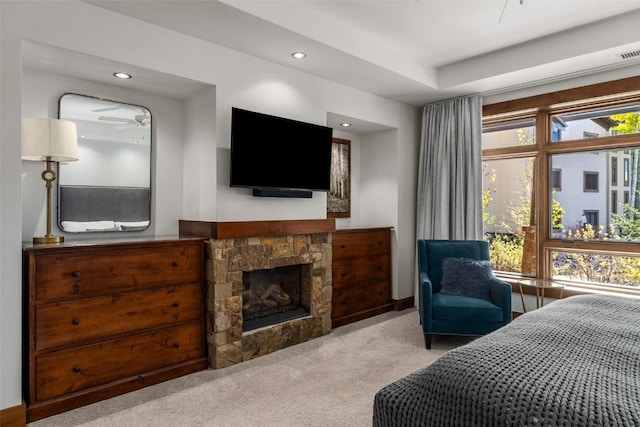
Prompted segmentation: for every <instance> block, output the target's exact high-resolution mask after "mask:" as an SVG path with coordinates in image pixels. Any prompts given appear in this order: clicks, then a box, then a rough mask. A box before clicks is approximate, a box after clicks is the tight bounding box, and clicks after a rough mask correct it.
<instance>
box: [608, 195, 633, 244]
mask: <svg viewBox="0 0 640 427" xmlns="http://www.w3.org/2000/svg"><path fill="white" fill-rule="evenodd" d="M622 212H623V213H622V214H611V224H612V225H613V227H614V228H615V230H616V232H617V234H618V235H619V236H620V238H622V239H624V240H628V241H632V242H637V241H640V210H638V209H636V208H634V207H632V206H631V205H629V204H626V203H625V204H623V205H622Z"/></svg>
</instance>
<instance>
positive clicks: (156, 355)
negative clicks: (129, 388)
mask: <svg viewBox="0 0 640 427" xmlns="http://www.w3.org/2000/svg"><path fill="white" fill-rule="evenodd" d="M203 354H204V349H203V334H202V323H201V322H197V323H194V324H189V325H185V326H179V327H175V328H170V329H163V330H160V331H157V332H153V333H148V334H143V335H136V336H133V337H128V338H123V339H119V340H113V341H106V342H103V343H100V344H95V345H89V346H84V347H76V348H74V349H70V350H63V351H58V352H53V353H48V354H45V355H41V356H38V357H36V367H35V372H36V399H37V400H39V401H40V400H46V399H51V398H54V397H57V396H62V395H64V394H67V393H73V392H76V391H81V390H85V389H87V388H90V387H94V386H99V385H102V384H106V383H108V382H110V381H114V380H120V379H125V378H127V377H132V376H136V375H141V374H144V373H146V372H149V371H152V370H154V369H160V368H163V367H165V366H169V365H172V364H175V363H180V362H184V361H187V360H191V359H195V358H197V357H201V356H202V355H203Z"/></svg>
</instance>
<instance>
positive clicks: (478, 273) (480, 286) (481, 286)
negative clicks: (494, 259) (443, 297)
mask: <svg viewBox="0 0 640 427" xmlns="http://www.w3.org/2000/svg"><path fill="white" fill-rule="evenodd" d="M492 277H493V271H492V269H491V262H489V261H486V260H475V259H469V258H445V259H443V260H442V281H441V283H440V286H441V289H440V292H441V293H443V294H449V295H462V296H467V297H474V298H482V299H485V300H491V290H490V288H489V280H490V279H491V278H492Z"/></svg>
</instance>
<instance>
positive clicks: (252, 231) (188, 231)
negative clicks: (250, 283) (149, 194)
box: [178, 218, 336, 239]
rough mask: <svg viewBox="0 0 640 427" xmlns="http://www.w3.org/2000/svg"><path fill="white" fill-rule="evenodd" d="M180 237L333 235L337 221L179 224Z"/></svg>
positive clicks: (302, 220)
mask: <svg viewBox="0 0 640 427" xmlns="http://www.w3.org/2000/svg"><path fill="white" fill-rule="evenodd" d="M178 230H179V231H178V232H179V235H180V237H202V238H206V239H236V238H243V237H272V236H273V237H275V236H286V235H290V234H314V233H332V232H334V231H335V230H336V223H335V219H333V218H331V219H298V220H280V221H230V222H211V221H190V220H182V219H181V220H180V221H179V222H178Z"/></svg>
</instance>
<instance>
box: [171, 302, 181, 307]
mask: <svg viewBox="0 0 640 427" xmlns="http://www.w3.org/2000/svg"><path fill="white" fill-rule="evenodd" d="M172 305H173V306H174V307H175V308H178V307H180V303H179V302H178V301H176V302H174V303H173V304H172Z"/></svg>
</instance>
